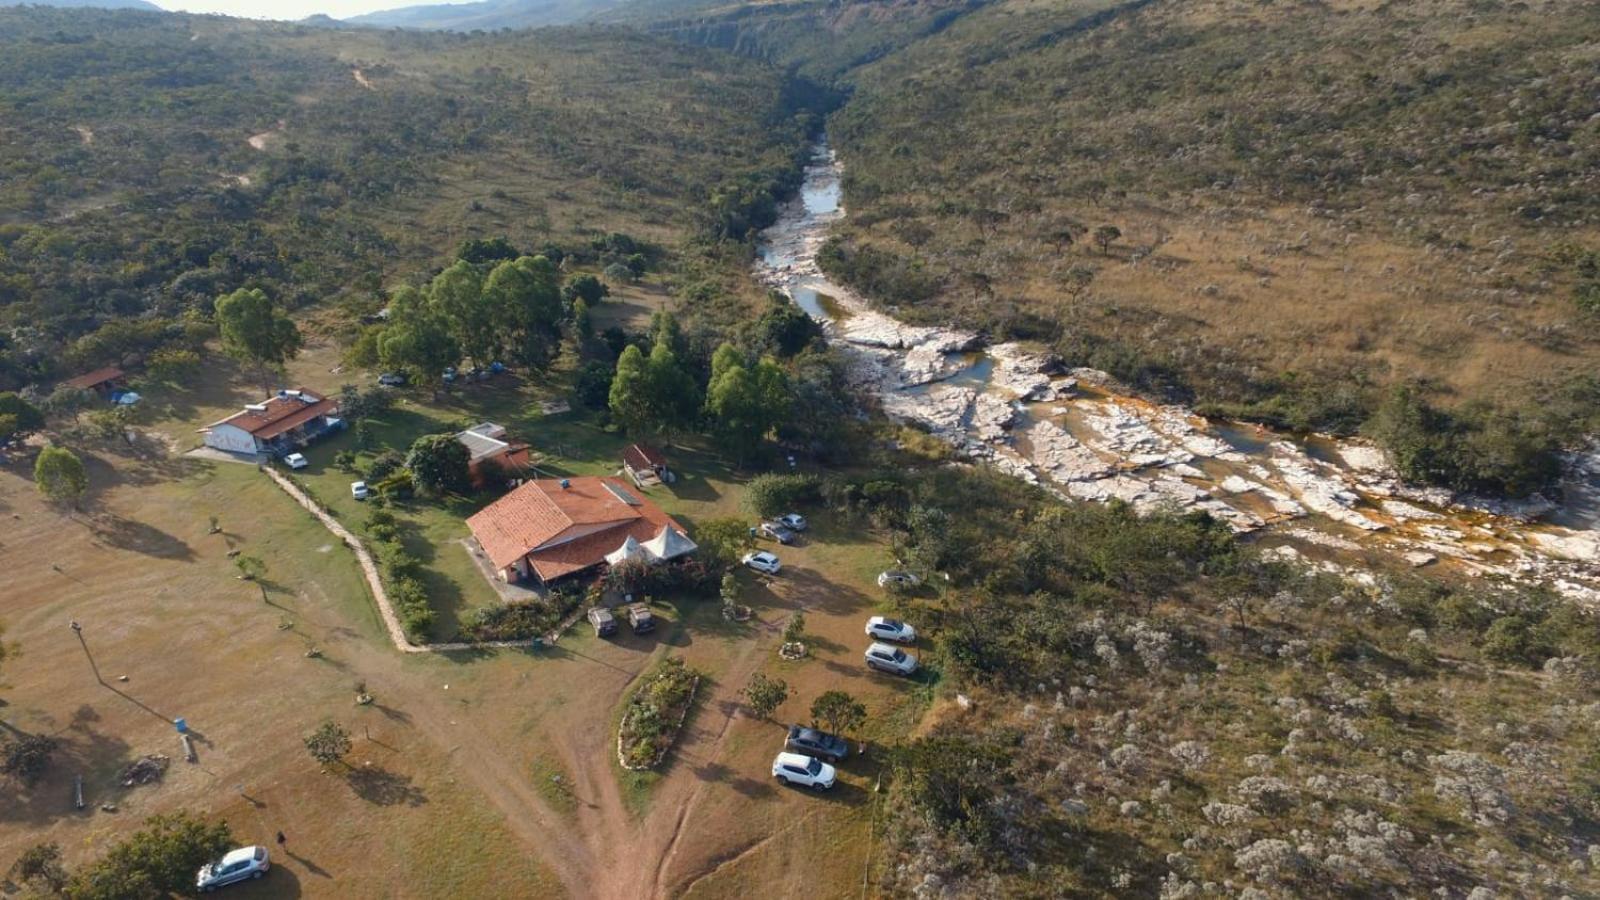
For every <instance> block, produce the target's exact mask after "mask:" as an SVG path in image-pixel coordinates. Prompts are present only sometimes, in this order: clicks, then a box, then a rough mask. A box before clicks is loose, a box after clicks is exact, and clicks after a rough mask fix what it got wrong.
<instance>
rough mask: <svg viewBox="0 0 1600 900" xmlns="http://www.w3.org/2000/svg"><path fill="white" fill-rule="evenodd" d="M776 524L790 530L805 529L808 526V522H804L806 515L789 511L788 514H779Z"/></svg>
mask: <svg viewBox="0 0 1600 900" xmlns="http://www.w3.org/2000/svg"><path fill="white" fill-rule="evenodd" d="M778 524H780V525H782V526H783V527H785V528H787V529H789V530H790V531H805V530H806V529H807V528H809V527H810V524H809V523H808V522H806V517H805V516H802V515H800V514H799V513H789V514H788V515H783V516H779V517H778Z"/></svg>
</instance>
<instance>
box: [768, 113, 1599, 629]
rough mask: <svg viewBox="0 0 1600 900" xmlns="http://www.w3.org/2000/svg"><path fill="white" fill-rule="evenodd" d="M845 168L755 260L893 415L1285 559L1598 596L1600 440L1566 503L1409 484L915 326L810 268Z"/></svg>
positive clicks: (1325, 442)
mask: <svg viewBox="0 0 1600 900" xmlns="http://www.w3.org/2000/svg"><path fill="white" fill-rule="evenodd" d="M840 174H841V169H840V166H839V163H838V160H837V158H836V157H835V156H834V155H833V153H832V151H831V150H829V149H828V147H827V146H826V144H822V145H819V147H818V150H817V153H816V155H815V156H814V158H813V160H812V162H811V164H810V165H809V166H808V167H807V169H806V176H805V182H804V185H803V187H802V189H801V191H800V194H799V196H797V197H796V198H795V199H794V200H792V201H790V202H789V203H788V204H786V205H785V206H784V208H783V209H782V210H781V212H780V215H779V219H778V221H777V223H775V224H774V225H773V226H772V227H771V228H769V229H767V230H766V231H764V232H763V233H762V235H761V239H762V241H761V248H760V254H759V262H758V263H757V276H758V277H759V278H760V279H761V280H762V281H763V282H765V283H767V284H769V285H772V286H773V287H775V288H778V289H779V290H782V291H784V292H785V293H786V294H788V295H789V296H790V297H792V298H793V299H794V300H795V302H796V303H797V304H798V305H799V306H800V307H801V308H802V309H804V310H805V311H806V313H807V314H809V315H811V316H812V317H814V318H816V319H818V320H819V321H821V322H822V323H823V326H824V329H825V330H826V331H827V332H828V334H829V336H830V338H832V339H833V340H834V341H835V342H836V343H838V344H840V345H841V346H843V347H846V348H848V350H849V352H850V356H851V358H852V360H853V362H854V364H855V372H854V375H855V380H856V382H857V384H858V385H859V386H860V387H862V388H863V389H864V390H865V391H866V392H867V393H869V394H870V395H872V396H874V397H875V398H876V399H877V400H878V401H879V403H880V404H881V406H882V409H883V411H884V412H885V413H886V414H887V415H889V416H890V417H892V418H894V419H897V420H900V421H904V422H908V423H912V424H915V425H917V426H919V427H922V428H925V429H927V430H928V431H929V432H931V433H932V434H934V435H936V436H938V437H940V438H941V439H943V440H945V441H947V442H949V443H950V444H951V445H952V446H954V447H955V448H956V449H957V450H958V451H959V452H960V453H961V454H962V455H963V456H965V457H967V458H969V459H971V460H973V461H977V462H983V463H987V464H990V465H993V466H995V467H997V468H999V469H1000V470H1002V471H1005V472H1007V473H1009V474H1011V475H1014V476H1016V477H1018V478H1022V479H1024V480H1026V481H1029V482H1030V483H1034V484H1039V485H1041V486H1043V487H1045V488H1047V489H1049V490H1051V491H1053V492H1055V493H1057V494H1059V495H1060V496H1063V497H1067V498H1072V499H1078V500H1095V501H1111V500H1121V501H1124V502H1127V503H1129V504H1132V505H1133V506H1134V507H1135V508H1137V509H1141V510H1149V509H1154V508H1157V507H1177V508H1180V509H1195V510H1204V511H1206V512H1208V513H1210V514H1212V515H1213V516H1216V517H1217V518H1219V519H1221V520H1223V521H1225V522H1227V523H1228V524H1229V525H1230V526H1231V527H1232V528H1233V529H1234V530H1235V531H1237V532H1241V533H1251V534H1254V535H1256V536H1257V537H1256V539H1257V540H1260V541H1263V542H1265V543H1267V544H1268V545H1269V546H1270V548H1271V552H1273V553H1274V554H1276V555H1279V556H1281V557H1284V558H1289V559H1296V560H1304V561H1306V562H1308V563H1311V564H1314V565H1320V566H1326V567H1343V566H1345V565H1347V564H1348V563H1349V562H1350V561H1351V560H1352V559H1353V558H1354V557H1355V556H1356V555H1357V554H1359V553H1360V552H1363V551H1369V550H1376V551H1381V552H1385V553H1389V554H1393V555H1394V556H1396V557H1398V558H1400V559H1402V560H1404V561H1405V562H1407V563H1409V564H1410V565H1413V566H1418V567H1420V566H1439V567H1442V568H1451V569H1457V570H1460V571H1462V572H1465V573H1467V574H1470V575H1473V576H1482V577H1503V578H1507V579H1510V580H1513V581H1518V582H1523V583H1534V582H1544V583H1548V584H1550V585H1551V586H1552V587H1554V588H1555V589H1557V590H1559V591H1561V592H1562V593H1563V594H1565V595H1566V596H1568V597H1571V598H1573V599H1576V600H1579V601H1582V602H1585V603H1586V604H1595V605H1600V533H1597V531H1596V522H1597V520H1600V502H1597V501H1596V499H1595V498H1597V497H1600V450H1594V451H1592V452H1590V453H1588V454H1584V455H1581V456H1575V457H1574V458H1573V459H1572V460H1570V466H1569V476H1568V478H1567V480H1566V483H1565V484H1564V487H1563V496H1562V499H1561V501H1560V502H1557V501H1552V500H1535V501H1529V502H1508V501H1492V500H1484V499H1481V498H1472V497H1462V496H1454V495H1452V494H1451V493H1450V492H1448V491H1443V490H1438V489H1426V488H1417V487H1413V486H1409V485H1406V484H1404V483H1403V482H1402V481H1401V480H1400V479H1399V477H1398V476H1397V475H1396V473H1395V472H1394V471H1393V469H1392V468H1391V467H1390V466H1389V465H1388V463H1387V461H1386V459H1385V457H1384V454H1383V453H1382V452H1381V451H1380V450H1378V449H1377V448H1376V447H1374V446H1372V445H1371V444H1369V443H1366V442H1363V441H1358V440H1336V439H1333V438H1330V437H1326V436H1310V437H1303V438H1302V437H1296V436H1291V435H1287V434H1280V433H1277V432H1274V431H1271V430H1270V429H1266V428H1262V427H1260V426H1256V425H1249V424H1242V423H1231V422H1212V421H1209V420H1207V419H1205V418H1204V417H1202V416H1200V415H1198V414H1196V413H1195V412H1194V411H1193V410H1189V409H1185V408H1183V407H1177V406H1167V405H1160V404H1153V403H1150V402H1148V401H1146V400H1143V399H1141V398H1139V397H1136V396H1134V395H1133V394H1132V393H1131V392H1130V391H1128V390H1126V389H1125V388H1123V387H1121V386H1119V385H1117V384H1116V383H1115V382H1114V380H1113V379H1111V377H1110V376H1108V375H1106V373H1104V372H1099V371H1096V370H1092V369H1084V368H1070V367H1069V364H1070V361H1062V360H1058V359H1055V358H1053V357H1052V356H1050V355H1049V354H1047V353H1044V352H1042V351H1041V349H1039V348H1030V347H1027V346H1023V345H1020V344H1015V343H1007V344H997V345H992V346H986V345H985V343H984V341H983V340H982V338H981V336H980V335H977V334H974V333H972V332H968V331H963V330H961V329H957V328H930V327H924V326H916V325H908V324H905V323H903V322H900V321H898V320H897V319H895V318H894V317H893V316H891V315H889V314H886V313H885V312H883V311H880V310H875V309H873V308H871V306H870V305H869V304H868V303H866V302H865V301H864V300H862V299H861V298H859V297H856V296H854V295H853V294H852V293H851V292H850V291H848V290H846V289H844V288H843V287H841V286H839V285H836V284H834V283H833V282H831V281H830V280H829V279H828V278H827V277H826V276H825V275H824V274H823V273H822V272H821V270H820V269H819V268H818V266H817V251H818V249H819V248H820V247H821V245H822V243H823V242H824V241H825V240H826V239H827V236H828V231H829V229H830V228H831V226H832V225H833V223H834V222H836V221H838V220H839V219H840V218H842V217H843V215H844V214H845V210H844V207H843V205H842V203H841V200H840V197H841V191H840Z"/></svg>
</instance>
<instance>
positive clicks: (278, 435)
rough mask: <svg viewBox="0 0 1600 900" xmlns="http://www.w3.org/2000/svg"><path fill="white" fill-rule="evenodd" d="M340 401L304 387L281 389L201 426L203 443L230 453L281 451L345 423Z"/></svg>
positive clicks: (278, 452) (291, 448) (289, 449)
mask: <svg viewBox="0 0 1600 900" xmlns="http://www.w3.org/2000/svg"><path fill="white" fill-rule="evenodd" d="M338 410H339V402H338V401H337V400H334V399H333V398H331V397H323V396H320V395H318V394H314V393H312V392H311V391H307V390H289V389H285V390H281V391H279V392H278V393H277V394H275V395H274V396H271V397H268V398H267V399H266V400H264V401H262V402H261V403H251V404H249V405H247V406H245V408H244V409H243V410H242V411H240V412H236V413H234V414H233V415H231V416H229V417H227V418H226V419H222V420H220V421H217V422H212V423H211V424H210V425H207V426H206V427H204V428H202V429H200V433H201V434H202V435H204V440H205V445H206V446H207V447H214V448H216V449H218V450H225V451H227V452H229V453H270V454H275V455H277V454H283V453H288V452H289V451H291V450H297V449H299V448H301V447H304V446H306V445H307V444H309V443H311V442H312V441H314V440H316V439H317V438H319V437H322V436H323V435H324V434H326V433H328V432H329V431H333V430H335V429H337V428H339V427H340V426H341V425H342V424H344V423H343V422H342V421H340V419H339V418H338V417H337V416H335V415H334V413H336V412H338Z"/></svg>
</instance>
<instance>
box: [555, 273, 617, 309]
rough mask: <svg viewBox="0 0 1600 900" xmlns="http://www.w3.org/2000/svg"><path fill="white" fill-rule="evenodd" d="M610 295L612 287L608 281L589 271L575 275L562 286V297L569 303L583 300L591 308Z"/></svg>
mask: <svg viewBox="0 0 1600 900" xmlns="http://www.w3.org/2000/svg"><path fill="white" fill-rule="evenodd" d="M610 295H611V289H610V288H608V287H606V283H605V282H603V281H601V280H600V279H598V278H596V277H594V276H593V275H590V274H588V273H584V274H582V275H574V276H572V277H571V278H568V279H567V283H566V284H564V285H562V286H561V299H563V300H565V301H567V302H568V303H572V302H575V301H578V300H582V301H583V302H585V303H587V304H589V306H590V307H591V308H592V307H593V306H594V305H595V304H596V303H599V302H600V301H602V300H604V299H605V298H606V297H608V296H610Z"/></svg>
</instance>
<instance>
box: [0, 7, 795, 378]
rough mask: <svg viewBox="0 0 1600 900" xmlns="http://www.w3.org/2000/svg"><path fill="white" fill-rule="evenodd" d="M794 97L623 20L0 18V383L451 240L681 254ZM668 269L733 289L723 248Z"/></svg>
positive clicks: (305, 293)
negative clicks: (154, 325)
mask: <svg viewBox="0 0 1600 900" xmlns="http://www.w3.org/2000/svg"><path fill="white" fill-rule="evenodd" d="M808 103H809V100H808V99H807V97H806V95H805V92H804V91H801V90H797V89H795V88H794V87H793V86H792V85H790V84H788V83H787V82H786V81H785V80H784V78H783V77H782V75H781V73H778V72H776V71H773V70H771V69H769V68H766V67H763V66H761V65H759V64H758V63H755V62H752V61H749V60H743V59H740V58H738V57H735V56H732V55H730V54H721V53H708V52H706V51H704V50H700V49H696V48H692V47H688V46H685V45H679V44H675V43H673V42H671V41H668V40H666V39H663V38H652V37H648V36H645V35H641V34H639V33H637V32H632V31H627V30H624V29H620V28H609V29H601V28H587V29H574V30H541V31H537V32H517V33H510V32H507V33H493V34H484V33H480V34H475V35H459V34H423V33H402V32H398V31H388V32H384V31H351V32H333V31H328V30H324V29H318V28H309V27H303V26H295V25H287V24H282V23H259V22H250V21H245V20H236V19H223V18H219V17H192V16H179V15H167V16H153V15H149V14H143V13H137V12H130V11H96V10H73V11H62V10H52V9H47V8H6V9H4V10H0V141H4V143H5V144H6V146H7V148H8V153H7V155H6V157H5V159H4V160H0V324H3V325H4V326H5V327H7V328H8V329H11V328H15V329H17V330H16V331H15V333H14V334H12V335H11V336H10V337H9V338H8V340H7V341H6V343H5V344H4V345H0V387H4V388H5V389H14V388H15V387H17V386H20V385H22V384H26V383H29V382H31V381H36V380H47V379H48V378H50V377H54V376H60V375H63V374H70V373H71V372H72V371H73V370H74V367H93V366H96V365H100V364H103V363H104V362H107V361H113V360H112V359H111V358H108V356H109V357H114V356H116V354H115V353H112V354H109V355H108V354H105V353H103V352H101V351H100V350H96V349H94V348H88V347H79V348H77V349H76V350H75V351H73V352H71V353H63V352H62V351H63V349H70V348H72V345H73V343H74V341H75V340H76V339H77V338H79V337H80V336H82V335H84V334H87V333H92V332H95V331H96V330H97V329H100V328H102V327H104V326H105V325H107V324H108V323H113V322H116V321H118V320H123V319H127V318H133V317H145V319H146V320H147V321H148V320H149V318H150V317H152V316H153V317H161V318H162V319H165V318H178V317H181V316H183V315H184V314H186V313H189V314H203V313H207V312H208V311H209V305H210V304H211V303H212V302H214V300H215V298H216V297H218V296H220V295H222V294H226V293H228V292H230V291H232V290H234V289H236V288H238V287H241V286H244V285H246V284H248V285H249V286H252V287H261V288H263V289H264V290H265V291H266V292H267V293H268V294H269V296H271V297H272V298H273V299H274V300H275V301H277V302H278V303H280V304H282V305H283V306H285V307H288V308H291V309H299V308H308V307H312V306H313V305H318V304H320V305H321V307H322V308H323V309H336V310H338V311H340V312H341V313H343V315H344V317H345V318H346V319H347V320H349V319H353V318H354V317H355V316H356V315H359V314H366V313H371V312H374V311H376V310H377V309H378V308H379V307H380V306H381V305H382V302H383V301H382V297H381V290H383V289H388V288H391V287H393V286H394V284H395V283H398V282H401V281H409V280H415V279H419V278H423V277H426V276H427V274H428V268H429V267H430V266H432V265H435V264H437V263H440V262H443V261H446V260H447V259H449V258H450V257H449V254H450V252H451V251H452V250H453V249H454V248H455V247H456V246H457V245H459V244H460V242H461V241H463V240H465V239H468V238H477V237H488V236H506V237H508V238H509V239H510V240H511V241H512V242H513V243H514V244H515V245H516V246H518V247H520V248H523V249H525V250H528V251H538V250H541V249H543V248H545V247H546V246H548V245H549V244H551V243H554V244H557V245H560V246H562V247H565V248H567V249H569V250H571V249H574V248H580V247H586V246H587V245H588V243H589V241H590V240H591V239H593V238H595V237H598V236H601V235H603V234H606V233H609V232H616V231H621V232H626V233H628V234H630V235H633V236H634V237H636V238H638V239H640V240H642V241H648V242H652V243H656V244H659V245H662V246H664V247H667V248H669V249H678V248H681V247H682V246H683V245H685V244H687V243H689V242H691V241H692V240H693V239H695V238H697V237H700V236H703V235H707V234H714V233H716V232H717V229H718V228H719V227H722V226H725V225H726V224H727V223H726V222H725V221H723V220H720V219H718V218H717V215H718V212H719V211H720V212H723V213H727V214H728V216H729V217H731V218H735V219H737V218H739V217H740V215H741V213H742V211H743V210H744V206H742V204H747V203H748V204H753V205H759V204H760V202H761V201H762V199H763V198H765V197H766V196H767V194H766V192H767V191H768V190H771V189H773V188H774V187H775V185H776V183H777V182H778V181H780V180H782V179H783V178H785V177H786V173H788V172H790V171H791V170H792V169H793V165H792V160H793V157H794V154H795V153H796V152H797V151H798V150H799V149H800V148H801V146H802V143H803V134H804V131H805V127H806V125H805V123H806V121H807V119H806V115H805V110H806V109H807V107H808ZM719 197H721V198H724V200H726V202H720V205H719V201H718V200H717V198H719ZM727 198H732V199H727ZM740 234H742V232H740ZM734 236H735V237H737V236H739V234H736V235H734ZM735 256H737V254H735ZM676 264H677V265H680V266H681V267H682V268H683V269H685V270H686V271H687V272H689V276H688V277H709V278H711V279H712V280H716V281H719V282H720V283H722V284H723V286H724V287H726V289H727V290H729V291H730V292H735V293H737V292H739V291H748V289H749V286H748V285H747V284H740V283H737V279H736V278H735V277H733V276H735V275H740V274H742V271H741V269H740V266H739V264H738V263H737V262H735V263H734V264H732V265H725V264H724V263H723V261H721V260H718V259H716V258H714V257H703V256H700V255H695V254H691V255H689V256H688V257H687V258H685V259H684V260H681V261H679V262H678V263H676ZM330 301H332V302H331V303H330Z"/></svg>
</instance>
